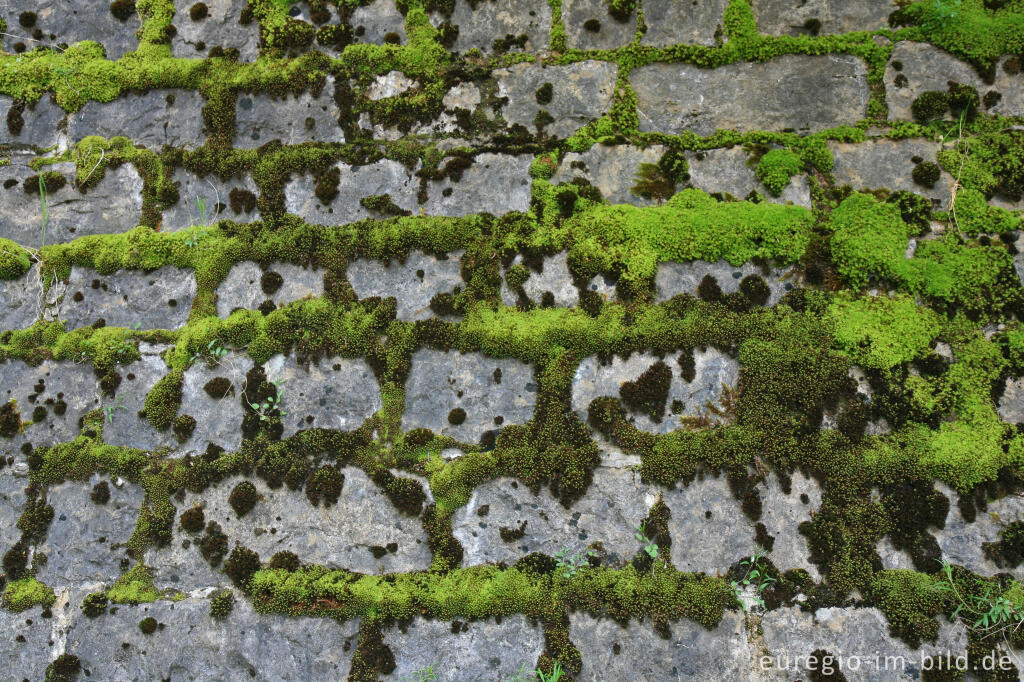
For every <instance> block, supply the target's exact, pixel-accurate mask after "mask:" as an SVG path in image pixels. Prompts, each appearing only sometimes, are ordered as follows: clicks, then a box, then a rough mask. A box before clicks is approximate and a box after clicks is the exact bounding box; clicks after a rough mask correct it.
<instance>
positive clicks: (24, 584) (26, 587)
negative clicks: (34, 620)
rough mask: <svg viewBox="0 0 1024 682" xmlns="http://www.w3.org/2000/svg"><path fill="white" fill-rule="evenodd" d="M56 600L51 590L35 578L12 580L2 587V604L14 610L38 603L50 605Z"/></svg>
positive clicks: (22, 609)
mask: <svg viewBox="0 0 1024 682" xmlns="http://www.w3.org/2000/svg"><path fill="white" fill-rule="evenodd" d="M54 601H56V597H55V596H54V594H53V590H52V589H51V588H49V587H47V586H46V585H44V584H43V583H41V582H39V581H38V580H36V579H35V578H31V577H29V578H21V579H19V580H12V581H11V582H9V583H7V587H5V588H4V606H5V607H7V608H8V609H9V610H11V611H14V612H19V611H24V610H25V609H27V608H30V607H32V606H35V605H36V604H40V605H42V606H52V605H53V602H54Z"/></svg>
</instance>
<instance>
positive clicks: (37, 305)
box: [0, 265, 43, 331]
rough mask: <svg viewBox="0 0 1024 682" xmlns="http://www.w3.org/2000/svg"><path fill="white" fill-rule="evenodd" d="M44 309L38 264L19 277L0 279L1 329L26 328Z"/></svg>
mask: <svg viewBox="0 0 1024 682" xmlns="http://www.w3.org/2000/svg"><path fill="white" fill-rule="evenodd" d="M42 309H43V283H42V282H41V281H40V280H39V268H38V266H35V265H34V266H32V268H31V269H29V270H28V272H26V273H25V274H24V275H22V276H21V277H19V278H17V279H0V331H4V330H7V329H24V328H25V327H28V326H29V325H31V324H32V323H33V322H34V321H35V320H36V318H37V317H38V316H39V313H40V312H41V311H42Z"/></svg>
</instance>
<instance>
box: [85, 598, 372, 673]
mask: <svg viewBox="0 0 1024 682" xmlns="http://www.w3.org/2000/svg"><path fill="white" fill-rule="evenodd" d="M209 611H210V603H209V601H208V600H207V599H203V598H199V597H190V598H188V599H185V600H183V601H179V602H172V601H158V602H156V603H153V604H143V605H141V606H131V607H125V606H122V607H120V608H119V609H118V611H117V613H116V614H113V613H107V614H104V615H102V616H100V617H99V618H95V619H90V618H84V617H81V616H78V617H76V618H75V620H74V622H73V623H72V625H71V628H70V629H69V631H68V633H67V651H68V653H71V654H74V655H76V656H78V657H79V658H80V659H81V663H82V670H83V671H85V672H83V676H82V677H83V679H93V680H97V679H98V680H109V681H110V682H132V681H133V680H160V679H171V680H175V681H177V680H181V681H182V682H198V681H199V680H242V679H245V680H249V679H252V680H258V681H260V682H271V681H274V680H343V679H345V678H346V676H347V675H348V670H349V664H350V662H351V658H352V654H351V650H352V649H353V648H355V645H356V640H357V635H358V632H359V622H358V621H346V622H343V623H340V624H339V623H337V622H335V621H333V620H331V619H329V618H289V617H287V616H277V615H264V614H257V613H256V612H255V611H253V609H252V607H251V606H250V605H249V604H248V603H246V602H245V600H244V599H240V598H239V597H236V598H235V607H234V608H233V609H232V610H231V614H230V615H229V616H228V617H227V618H226V619H224V620H223V621H218V620H215V619H213V618H211V617H210V614H209ZM147 617H151V618H154V619H156V621H157V623H159V625H158V627H157V630H156V631H155V632H154V633H153V634H151V635H147V634H144V633H143V632H142V631H141V630H140V629H139V626H138V624H139V622H140V621H141V620H142V619H143V618H147ZM86 674H88V677H86Z"/></svg>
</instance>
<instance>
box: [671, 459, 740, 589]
mask: <svg viewBox="0 0 1024 682" xmlns="http://www.w3.org/2000/svg"><path fill="white" fill-rule="evenodd" d="M663 498H664V500H665V504H667V505H668V508H669V510H670V511H671V512H672V516H671V518H670V519H669V522H668V532H669V534H670V535H671V536H672V552H671V556H672V563H673V565H675V567H676V568H677V569H679V570H680V571H692V572H697V571H703V572H704V573H708V574H711V575H716V574H717V575H725V574H726V572H728V570H729V567H730V566H732V565H733V564H734V563H736V562H738V561H741V560H743V559H745V558H749V557H750V555H751V554H753V552H754V549H755V547H756V545H755V543H754V528H753V526H752V525H751V523H750V522H749V520H748V519H747V518H746V517H745V516H744V515H743V512H742V511H741V510H740V507H739V502H738V500H736V498H735V497H733V495H732V492H731V491H730V490H729V483H728V482H727V481H726V480H725V477H724V476H723V477H718V478H711V477H707V478H703V479H698V480H695V481H693V482H692V483H690V484H689V485H687V486H685V487H682V488H676V489H674V490H669V491H667V492H666V493H664V495H663Z"/></svg>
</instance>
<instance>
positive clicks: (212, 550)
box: [199, 521, 228, 567]
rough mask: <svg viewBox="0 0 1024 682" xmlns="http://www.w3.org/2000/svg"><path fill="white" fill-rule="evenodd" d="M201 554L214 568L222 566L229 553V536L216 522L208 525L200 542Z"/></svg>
mask: <svg viewBox="0 0 1024 682" xmlns="http://www.w3.org/2000/svg"><path fill="white" fill-rule="evenodd" d="M199 553H200V554H202V555H203V558H204V559H206V561H207V562H208V563H209V564H210V565H211V566H213V567H217V566H218V565H220V562H221V561H222V560H223V559H224V555H225V554H227V553H228V536H227V535H225V534H224V531H223V530H221V527H220V524H219V523H217V522H216V521H210V522H209V523H208V524H206V533H205V534H204V535H203V537H202V539H201V540H200V541H199Z"/></svg>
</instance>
